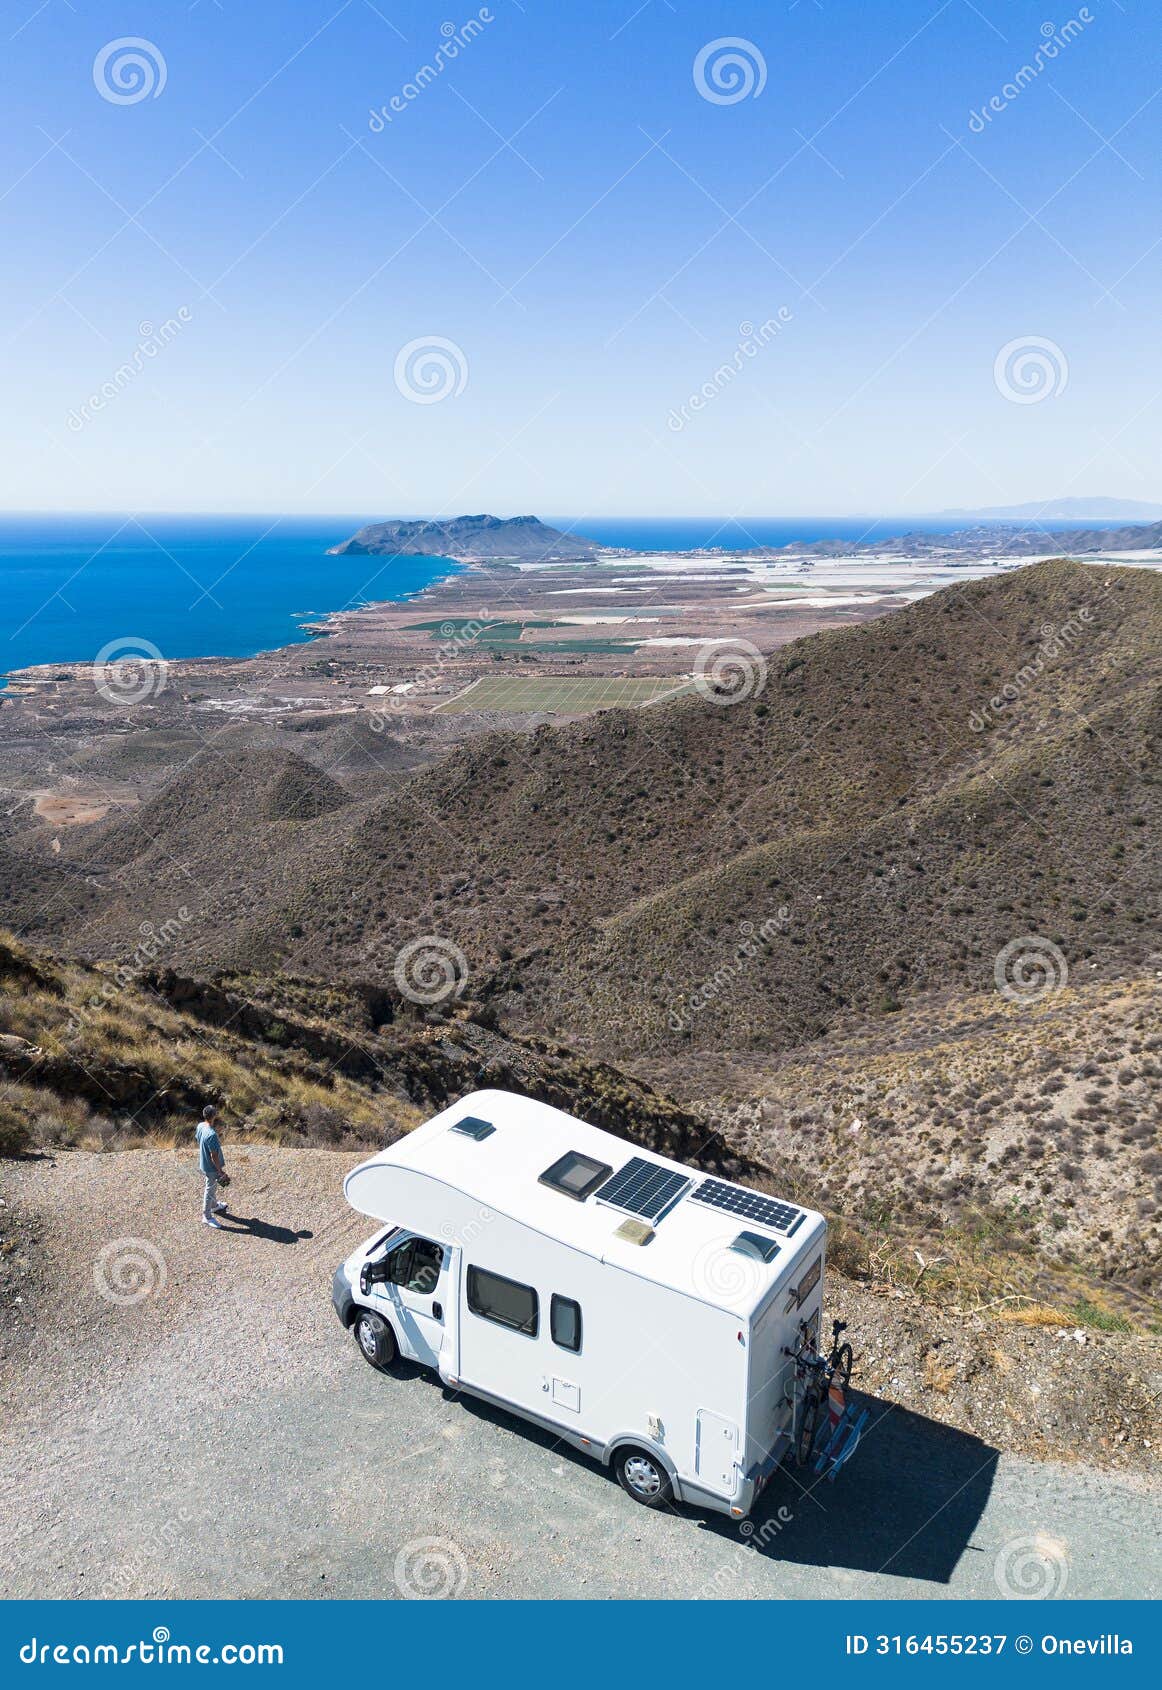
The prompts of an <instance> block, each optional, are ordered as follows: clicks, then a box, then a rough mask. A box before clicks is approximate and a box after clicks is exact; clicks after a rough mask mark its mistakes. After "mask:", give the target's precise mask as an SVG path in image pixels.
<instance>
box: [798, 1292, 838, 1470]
mask: <svg viewBox="0 0 1162 1690" xmlns="http://www.w3.org/2000/svg"><path fill="white" fill-rule="evenodd" d="M846 1331H847V1323H846V1322H845V1321H842V1320H836V1321H833V1322H832V1326H831V1353H830V1355H827V1356H822V1355H819V1354H818V1353H817V1351H816V1350H815V1349H814V1347H813V1345H812V1342H811V1329H810V1327H809V1326H808V1325H807V1322H806V1321H805V1320H803V1321H800V1322H799V1342H798V1344H797V1346H796V1347H795V1349H793V1350H792V1349H788V1348H786V1347H785V1346H784V1349H783V1354H784V1355H785V1356H790V1357H791V1358H792V1360H793V1361H794V1363H795V1420H794V1425H793V1429H792V1436H791V1447H792V1449H793V1450H794V1452H795V1461H796V1463H797V1465H798V1466H800V1467H805V1466H806V1465H807V1463H808V1461H810V1459H811V1453H812V1451H813V1449H814V1447H815V1436H816V1433H817V1432H818V1430H819V1420H820V1416H821V1414H822V1412H823V1404H824V1401H826V1402H827V1404H828V1411H829V1418H830V1421H831V1430H830V1434H829V1437H828V1442H827V1446H826V1450H830V1449H831V1447H832V1445H833V1444H834V1442H835V1437H836V1434H837V1432H838V1430H839V1427H840V1424H841V1422H842V1421H843V1420H844V1419H845V1417H846V1414H847V1387H848V1385H849V1384H850V1383H851V1364H852V1354H851V1345H850V1344H841V1343H840V1342H839V1339H840V1334H841V1333H843V1332H846ZM848 1453H849V1454H850V1453H851V1451H848ZM825 1454H826V1451H825ZM845 1459H846V1457H845ZM834 1471H838V1465H836V1467H835V1468H834ZM832 1476H833V1475H832Z"/></svg>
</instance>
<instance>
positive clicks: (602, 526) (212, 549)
mask: <svg viewBox="0 0 1162 1690" xmlns="http://www.w3.org/2000/svg"><path fill="white" fill-rule="evenodd" d="M367 520H369V519H368V518H367V517H365V516H352V517H278V518H275V517H269V516H266V517H263V516H228V517H227V516H222V517H207V516H143V517H140V518H137V517H132V518H126V517H119V516H104V515H96V516H94V515H87V516H86V515H67V516H62V515H40V514H25V515H19V514H17V515H0V675H2V673H3V671H5V670H7V669H14V668H19V667H21V666H22V665H24V664H28V663H58V662H87V661H90V660H91V659H92V658H93V657H95V656H96V654H97V653H98V652H99V651H100V650H101V649H102V648H103V647H104V646H106V645H107V644H108V643H109V642H110V641H113V640H118V641H121V640H124V641H127V642H132V641H149V642H150V643H151V644H153V645H155V646H156V647H157V649H158V650H159V651H160V652H161V654H162V655H163V656H164V657H166V658H183V657H248V656H251V655H252V654H253V653H255V652H258V651H269V650H272V649H274V648H276V647H278V646H282V645H287V644H289V643H290V642H291V641H293V640H296V639H305V638H308V637H309V636H308V635H305V634H303V632H302V630H301V621H302V620H303V619H307V620H310V619H313V618H314V617H317V616H320V615H322V614H324V613H325V612H327V611H334V610H344V609H347V608H350V607H353V606H355V605H358V604H361V603H365V602H367V601H371V600H399V599H405V598H408V597H410V596H411V595H412V594H413V593H416V592H419V591H420V590H421V588H423V587H426V586H428V585H429V583H430V582H432V581H434V580H437V579H438V578H439V577H440V576H442V575H446V574H448V573H450V572H451V571H452V570H453V569H454V568H455V567H456V566H455V565H453V564H451V563H449V562H448V561H447V560H446V559H441V558H430V557H394V558H369V557H328V556H327V555H326V552H327V548H328V547H329V546H333V545H335V544H337V543H338V542H339V541H341V540H344V539H346V538H347V537H348V536H349V535H350V534H353V533H354V532H355V530H356V529H357V528H359V527H360V526H361V525H362V523H363V522H365V521H367ZM546 520H547V521H550V522H552V523H554V525H555V526H557V527H560V528H564V529H567V530H569V531H571V532H573V533H575V534H583V535H587V536H589V537H590V538H591V539H594V540H598V541H600V542H601V543H602V544H603V545H609V546H627V547H633V548H637V549H640V550H643V551H684V550H687V549H694V548H697V547H701V546H723V547H746V546H754V545H766V546H785V545H790V544H794V543H805V542H807V541H811V540H823V539H847V540H859V539H879V538H888V537H891V536H892V535H895V534H899V533H901V532H903V531H905V530H907V529H918V528H922V529H927V530H930V531H934V532H949V531H951V530H953V529H955V528H960V527H963V526H964V524H965V519H964V518H955V519H951V518H950V519H942V518H938V517H928V518H925V517H917V518H912V517H908V518H901V517H891V518H886V519H883V520H874V519H871V518H866V517H864V518H861V517H810V518H806V517H796V518H786V517H777V518H766V517H748V518H746V520H745V521H741V522H723V521H722V520H721V519H720V518H716V517H705V518H691V517H681V518H672V519H671V518H664V517H617V518H614V517H570V518H563V517H556V518H554V517H549V518H546ZM1055 526H1058V527H1063V528H1064V527H1068V526H1070V525H1069V524H1066V523H1060V524H1055ZM1093 526H1097V525H1096V524H1095V525H1093ZM0 684H2V683H0Z"/></svg>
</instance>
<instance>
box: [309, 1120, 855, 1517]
mask: <svg viewBox="0 0 1162 1690" xmlns="http://www.w3.org/2000/svg"><path fill="white" fill-rule="evenodd" d="M344 1191H345V1193H346V1196H347V1200H348V1202H349V1203H350V1204H351V1205H352V1206H353V1207H354V1208H355V1209H358V1210H359V1211H361V1212H362V1213H363V1214H366V1215H371V1216H373V1217H374V1218H375V1219H376V1220H377V1221H380V1222H383V1223H385V1224H386V1225H387V1230H386V1231H383V1230H380V1231H379V1232H377V1233H376V1234H375V1236H374V1237H372V1238H371V1239H369V1240H368V1242H367V1243H366V1244H365V1245H363V1246H362V1247H361V1248H360V1249H358V1250H357V1251H356V1252H355V1253H354V1255H352V1256H351V1257H350V1258H349V1259H348V1260H347V1261H346V1262H345V1263H344V1264H343V1265H342V1267H340V1268H339V1269H338V1270H337V1272H336V1274H335V1278H334V1286H333V1301H334V1305H335V1309H336V1312H337V1313H338V1315H339V1318H340V1319H341V1321H342V1322H343V1324H344V1326H346V1327H348V1328H349V1329H351V1330H352V1331H353V1333H354V1335H355V1338H356V1340H357V1342H358V1344H359V1347H360V1349H361V1350H362V1352H363V1354H364V1356H365V1357H366V1358H367V1360H368V1361H370V1362H371V1363H372V1365H373V1366H376V1367H379V1368H385V1367H387V1366H388V1365H390V1363H391V1362H392V1361H394V1359H395V1357H396V1355H397V1354H401V1355H404V1356H407V1357H410V1358H411V1359H412V1360H413V1361H416V1362H419V1363H422V1364H424V1365H426V1366H428V1367H432V1368H435V1369H436V1370H437V1372H438V1373H439V1375H440V1377H441V1378H442V1379H443V1380H444V1381H445V1383H446V1384H447V1385H449V1386H450V1387H452V1388H453V1389H455V1390H458V1391H467V1392H471V1393H472V1394H474V1395H476V1396H479V1397H482V1398H485V1399H486V1400H488V1401H490V1402H492V1403H495V1404H498V1405H500V1406H502V1407H504V1408H506V1409H509V1410H512V1411H513V1412H515V1413H516V1414H519V1415H522V1416H524V1417H526V1418H527V1419H529V1420H532V1421H535V1422H536V1423H537V1424H538V1425H540V1426H543V1427H546V1428H548V1429H550V1430H551V1431H553V1432H554V1433H556V1434H557V1435H558V1436H560V1437H561V1438H562V1439H564V1440H566V1441H567V1442H568V1443H569V1444H571V1445H573V1446H575V1447H576V1448H577V1449H580V1450H583V1451H585V1452H586V1453H588V1454H589V1455H592V1456H595V1457H596V1458H598V1459H599V1460H600V1461H603V1462H605V1463H607V1464H612V1465H613V1466H614V1468H615V1470H616V1472H617V1475H618V1477H619V1479H620V1480H621V1483H622V1484H623V1486H624V1487H625V1489H626V1490H627V1491H628V1492H629V1494H630V1495H631V1496H633V1497H634V1498H636V1500H638V1501H639V1502H643V1503H645V1504H646V1505H647V1506H655V1507H656V1506H660V1505H661V1504H663V1503H665V1502H667V1501H669V1500H671V1499H673V1500H674V1501H679V1502H680V1501H687V1502H691V1503H694V1504H697V1505H699V1506H701V1507H703V1508H706V1509H714V1510H718V1511H719V1512H722V1513H726V1514H730V1515H733V1516H736V1517H737V1516H742V1515H745V1514H746V1513H747V1512H748V1511H749V1509H750V1508H751V1506H752V1504H753V1502H754V1499H755V1497H756V1496H757V1494H758V1492H759V1491H760V1490H761V1489H762V1487H763V1485H764V1484H765V1483H766V1481H767V1479H769V1478H770V1476H771V1474H772V1473H773V1472H774V1470H775V1468H776V1466H777V1465H778V1462H779V1461H780V1459H781V1457H782V1456H783V1454H784V1452H785V1450H786V1448H787V1445H788V1442H789V1439H790V1435H791V1418H792V1397H793V1395H794V1390H793V1375H794V1363H793V1361H792V1360H791V1359H789V1357H788V1355H787V1354H786V1353H785V1352H786V1351H787V1350H788V1349H791V1348H793V1347H794V1345H795V1343H796V1339H797V1336H798V1335H800V1334H801V1330H802V1328H803V1326H804V1325H805V1327H806V1330H807V1331H808V1332H809V1333H810V1334H812V1335H813V1336H817V1334H818V1331H819V1325H820V1310H821V1305H822V1296H823V1265H824V1250H825V1243H826V1232H827V1225H826V1222H825V1221H824V1219H823V1217H822V1215H818V1214H815V1213H813V1212H812V1211H811V1210H809V1209H803V1208H800V1207H799V1206H797V1205H796V1204H793V1203H785V1202H780V1201H778V1200H776V1199H774V1198H771V1197H765V1196H763V1195H761V1194H760V1193H758V1192H754V1191H749V1190H747V1189H746V1188H745V1187H743V1186H740V1185H734V1184H731V1183H729V1182H727V1181H725V1180H721V1179H716V1178H708V1177H707V1176H706V1175H704V1174H701V1173H699V1172H698V1171H697V1170H696V1169H694V1168H688V1167H684V1166H683V1165H682V1164H681V1163H679V1162H673V1161H670V1160H668V1159H667V1158H666V1157H664V1156H658V1155H655V1154H653V1153H652V1152H648V1151H642V1150H639V1149H637V1148H636V1146H634V1145H631V1144H629V1143H627V1142H626V1141H625V1140H623V1139H620V1138H616V1137H615V1136H614V1135H613V1134H612V1133H607V1132H603V1131H601V1130H600V1129H599V1128H597V1127H592V1126H588V1125H586V1124H585V1123H584V1122H583V1121H578V1120H575V1119H574V1118H573V1117H572V1116H570V1115H566V1114H564V1113H562V1111H561V1110H559V1109H552V1108H550V1107H548V1105H546V1104H543V1103H537V1102H535V1101H533V1100H531V1099H529V1098H525V1097H518V1096H515V1095H512V1094H510V1093H508V1092H502V1091H480V1092H475V1093H473V1094H472V1095H471V1096H469V1097H466V1098H464V1099H463V1100H462V1101H461V1102H460V1103H457V1104H456V1105H455V1106H454V1107H452V1108H450V1109H445V1110H444V1111H443V1112H442V1113H441V1114H439V1115H436V1116H435V1117H434V1118H433V1119H432V1120H430V1121H428V1122H426V1123H425V1124H424V1125H423V1126H421V1127H418V1128H416V1130H415V1131H414V1132H412V1133H409V1134H408V1135H407V1137H406V1138H402V1139H400V1140H399V1142H398V1143H396V1144H393V1145H392V1146H391V1147H390V1148H389V1149H387V1150H384V1151H383V1152H382V1153H381V1154H380V1155H378V1156H374V1157H372V1159H371V1160H370V1161H368V1162H364V1163H362V1164H361V1165H360V1166H359V1167H357V1168H355V1169H354V1170H353V1171H352V1172H351V1173H350V1174H348V1175H347V1178H346V1180H345V1182H344Z"/></svg>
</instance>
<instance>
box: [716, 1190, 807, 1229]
mask: <svg viewBox="0 0 1162 1690" xmlns="http://www.w3.org/2000/svg"><path fill="white" fill-rule="evenodd" d="M690 1201H691V1202H692V1203H705V1204H706V1207H707V1208H708V1209H722V1210H723V1211H724V1212H725V1213H726V1214H728V1215H737V1216H738V1217H739V1219H740V1220H747V1221H757V1222H758V1223H759V1225H760V1226H771V1227H774V1229H775V1231H776V1232H785V1233H786V1234H787V1237H788V1238H790V1237H791V1235H792V1234H793V1233H795V1232H797V1231H798V1230H799V1228H800V1227H801V1226H802V1224H803V1221H804V1220H805V1218H806V1216H805V1212H804V1211H803V1210H802V1209H796V1207H795V1205H794V1204H793V1203H780V1202H779V1201H778V1199H777V1198H775V1197H763V1196H762V1195H761V1194H760V1193H759V1192H757V1191H744V1190H743V1189H742V1187H741V1186H740V1185H727V1183H726V1181H725V1180H721V1179H704V1180H703V1181H702V1184H701V1185H700V1186H699V1187H698V1189H697V1191H693V1192H691V1193H690Z"/></svg>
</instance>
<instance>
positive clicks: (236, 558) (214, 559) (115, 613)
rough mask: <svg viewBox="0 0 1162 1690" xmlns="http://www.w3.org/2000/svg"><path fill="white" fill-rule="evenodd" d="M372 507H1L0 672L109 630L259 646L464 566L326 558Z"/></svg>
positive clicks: (199, 646) (216, 652) (234, 649)
mask: <svg viewBox="0 0 1162 1690" xmlns="http://www.w3.org/2000/svg"><path fill="white" fill-rule="evenodd" d="M366 520H367V519H366V518H365V517H309V518H307V517H283V518H278V519H276V518H273V517H260V516H255V517H177V516H146V517H142V518H140V519H139V520H138V519H126V518H124V517H107V516H55V515H54V516H39V515H28V516H0V671H3V670H7V669H15V668H19V667H20V666H21V665H23V664H27V663H59V662H87V661H89V660H90V659H92V658H93V657H95V656H96V654H97V653H98V651H100V650H101V649H102V647H103V646H105V645H106V644H108V642H109V641H110V640H126V641H134V640H137V641H141V640H148V641H150V642H151V643H152V644H153V645H155V646H156V647H157V649H158V650H159V651H160V652H161V653H162V655H163V656H164V657H166V658H182V657H249V656H251V655H253V653H255V652H257V651H269V650H272V649H274V648H275V647H278V646H282V645H288V644H290V643H291V642H292V641H294V640H297V639H305V638H309V637H310V636H308V635H305V634H303V633H302V631H301V626H300V619H301V618H302V617H304V616H306V617H307V619H308V620H310V619H313V618H314V617H317V616H318V615H321V614H322V613H324V612H326V611H331V610H344V609H347V608H351V607H354V606H355V605H358V604H362V603H365V602H367V601H369V600H377V599H380V600H381V599H403V598H408V597H410V595H411V594H413V593H416V592H419V591H420V589H421V588H423V587H426V586H427V585H428V584H429V583H430V582H432V581H435V580H437V579H439V577H440V576H442V575H446V574H448V573H449V571H450V570H452V569H453V568H455V567H456V566H455V565H453V564H450V563H449V562H447V560H446V559H442V558H431V557H392V558H375V557H327V555H326V552H327V548H328V546H334V545H336V544H337V543H338V542H339V541H341V540H345V539H347V538H348V536H350V535H351V534H353V533H354V532H355V530H356V529H357V528H359V527H360V526H361V524H362V523H363V522H364V521H366Z"/></svg>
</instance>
